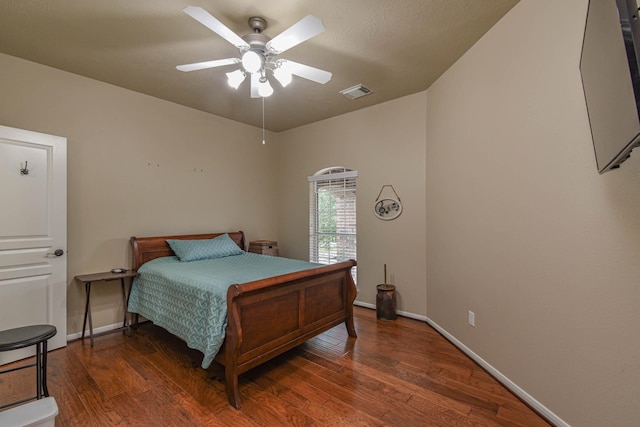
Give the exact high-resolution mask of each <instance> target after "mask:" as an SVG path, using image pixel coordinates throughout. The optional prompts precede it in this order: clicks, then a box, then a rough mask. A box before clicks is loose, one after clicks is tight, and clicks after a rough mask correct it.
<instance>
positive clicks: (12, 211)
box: [0, 126, 67, 364]
mask: <svg viewBox="0 0 640 427" xmlns="http://www.w3.org/2000/svg"><path fill="white" fill-rule="evenodd" d="M0 206H1V208H0V330H5V329H11V328H16V327H19V326H26V325H34V324H50V325H54V326H55V327H56V329H57V330H58V333H57V334H56V336H55V337H53V338H52V339H51V340H49V350H53V349H55V348H59V347H64V346H65V345H66V343H67V340H66V337H67V257H66V244H67V140H66V138H62V137H59V136H53V135H46V134H42V133H37V132H31V131H26V130H21V129H14V128H9V127H6V126H0ZM33 354H35V347H34V346H32V347H30V348H26V349H21V350H14V351H10V352H3V353H0V364H5V363H8V362H11V361H14V360H18V359H22V358H25V357H28V356H31V355H33Z"/></svg>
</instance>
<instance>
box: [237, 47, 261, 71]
mask: <svg viewBox="0 0 640 427" xmlns="http://www.w3.org/2000/svg"><path fill="white" fill-rule="evenodd" d="M242 66H243V67H244V69H245V70H247V71H248V72H250V73H257V72H258V71H260V69H261V68H262V57H261V56H260V55H258V54H257V53H256V52H254V51H252V50H248V51H246V52H245V53H244V54H243V55H242Z"/></svg>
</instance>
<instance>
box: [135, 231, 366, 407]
mask: <svg viewBox="0 0 640 427" xmlns="http://www.w3.org/2000/svg"><path fill="white" fill-rule="evenodd" d="M220 234H223V233H212V234H190V235H180V236H157V237H132V238H131V247H132V250H133V256H132V258H133V265H132V269H133V270H136V271H137V270H138V268H139V267H140V266H141V265H142V264H144V263H145V262H148V261H151V260H153V259H155V258H158V257H164V256H171V255H174V253H173V251H172V250H171V248H170V247H169V245H168V244H167V239H188V240H192V239H211V238H213V237H216V236H219V235H220ZM228 234H229V236H230V237H231V238H232V239H233V241H234V242H236V244H237V245H238V246H239V247H240V249H242V250H245V237H244V233H243V232H242V231H237V232H229V233H228ZM355 265H356V261H354V260H349V261H345V262H341V263H338V264H332V265H327V266H322V267H319V268H314V269H311V270H304V271H298V272H294V273H289V274H285V275H282V276H276V277H270V278H266V279H262V280H257V281H254V282H249V283H244V284H235V285H231V286H229V289H228V291H227V311H228V313H227V316H228V322H227V329H226V331H225V340H224V344H223V345H222V347H221V349H220V351H219V352H218V354H217V355H216V357H215V361H217V362H218V363H220V364H221V365H223V366H224V368H225V380H226V386H227V397H228V398H229V403H230V404H231V405H232V406H234V407H235V408H236V409H240V408H241V407H242V403H241V402H240V393H239V390H238V375H240V374H242V373H243V372H246V371H248V370H249V369H251V368H254V367H256V366H258V365H260V364H261V363H263V362H266V361H267V360H269V359H272V358H273V357H275V356H278V355H280V354H282V353H284V352H285V351H287V350H290V349H292V348H293V347H296V346H298V345H300V344H302V343H303V342H305V341H306V340H308V339H310V338H312V337H314V336H316V335H318V334H320V333H322V332H324V331H326V330H328V329H331V328H333V327H334V326H336V325H339V324H340V323H342V322H344V323H345V324H346V327H347V331H348V333H349V336H350V337H353V338H356V330H355V327H354V323H353V301H354V300H355V298H356V287H355V284H354V282H353V277H352V276H351V268H352V267H353V266H355ZM149 320H152V319H149Z"/></svg>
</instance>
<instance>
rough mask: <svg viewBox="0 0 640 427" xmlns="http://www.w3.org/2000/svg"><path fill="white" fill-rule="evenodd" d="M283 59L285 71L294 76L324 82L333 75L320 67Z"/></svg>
mask: <svg viewBox="0 0 640 427" xmlns="http://www.w3.org/2000/svg"><path fill="white" fill-rule="evenodd" d="M285 61H286V62H285V63H284V67H285V69H286V70H287V71H289V72H290V73H291V74H295V75H296V76H299V77H302V78H305V79H307V80H311V81H312V82H316V83H320V84H325V83H327V82H328V81H329V80H331V77H332V76H333V74H332V73H330V72H329V71H325V70H321V69H320V68H315V67H311V66H309V65H304V64H300V63H298V62H293V61H289V60H288V59H287V60H285Z"/></svg>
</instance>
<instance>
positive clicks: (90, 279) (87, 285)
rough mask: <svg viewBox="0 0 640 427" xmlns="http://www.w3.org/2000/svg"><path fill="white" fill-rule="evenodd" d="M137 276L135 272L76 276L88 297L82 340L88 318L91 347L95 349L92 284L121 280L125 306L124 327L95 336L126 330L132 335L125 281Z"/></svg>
mask: <svg viewBox="0 0 640 427" xmlns="http://www.w3.org/2000/svg"><path fill="white" fill-rule="evenodd" d="M137 275H138V273H137V272H135V271H125V272H124V273H112V272H110V271H107V272H104V273H94V274H81V275H79V276H76V279H77V280H79V281H80V282H82V283H84V290H85V293H86V295H87V299H86V301H85V306H84V321H83V322H82V339H84V332H85V329H86V327H87V317H88V318H89V336H90V337H91V347H93V337H94V334H93V322H92V320H91V285H92V283H94V282H103V283H105V284H106V283H108V282H111V281H115V280H120V288H121V289H122V303H123V304H124V321H123V322H122V327H121V328H117V329H113V330H111V331H106V332H102V333H99V334H95V336H99V335H103V334H109V333H112V332H117V331H122V330H125V329H126V331H127V334H129V333H130V331H129V321H128V317H127V301H128V298H129V293H128V292H127V288H126V286H125V280H124V279H130V280H133V278H134V277H136V276H137Z"/></svg>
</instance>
